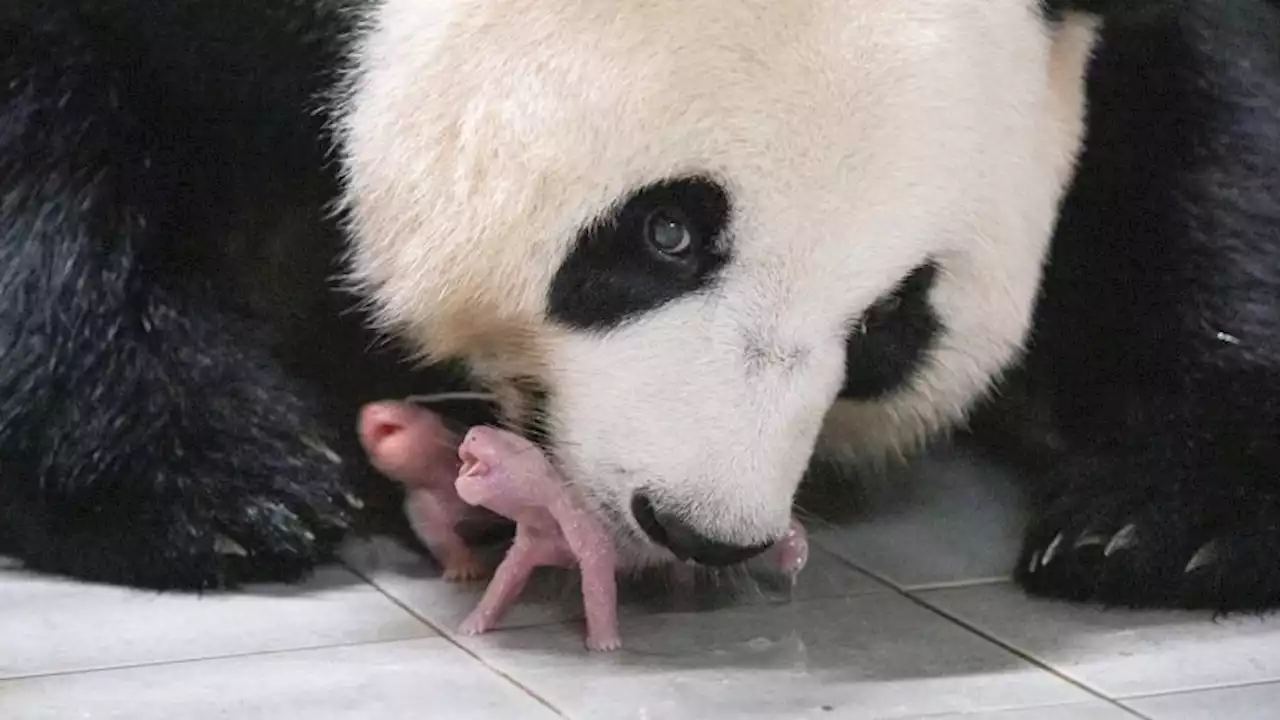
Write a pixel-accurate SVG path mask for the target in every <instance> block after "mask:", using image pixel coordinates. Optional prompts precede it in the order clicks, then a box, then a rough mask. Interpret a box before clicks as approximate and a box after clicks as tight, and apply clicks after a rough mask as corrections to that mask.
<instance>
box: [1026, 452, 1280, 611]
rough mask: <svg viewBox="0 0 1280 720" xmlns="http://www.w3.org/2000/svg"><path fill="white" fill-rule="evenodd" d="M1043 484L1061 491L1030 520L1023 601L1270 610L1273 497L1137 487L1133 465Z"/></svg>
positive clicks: (1275, 549)
mask: <svg viewBox="0 0 1280 720" xmlns="http://www.w3.org/2000/svg"><path fill="white" fill-rule="evenodd" d="M1146 477H1150V476H1146ZM1053 480H1054V482H1055V484H1056V486H1057V487H1061V488H1065V490H1064V491H1060V492H1059V493H1057V494H1056V495H1055V497H1054V498H1053V499H1052V500H1051V501H1050V502H1048V503H1047V504H1046V506H1045V507H1044V509H1043V511H1042V512H1041V513H1040V514H1039V515H1038V516H1037V517H1035V518H1034V520H1033V522H1032V525H1031V527H1030V528H1029V530H1028V532H1027V534H1026V536H1025V539H1024V543H1023V547H1022V552H1021V555H1020V557H1019V560H1018V564H1017V566H1016V568H1015V570H1014V577H1015V579H1016V580H1017V581H1018V583H1019V584H1021V585H1022V586H1023V587H1024V588H1025V589H1026V590H1027V591H1029V592H1030V593H1031V594H1033V595H1039V596H1044V597H1051V598H1058V599H1064V600H1072V601H1081V602H1098V603H1102V604H1104V605H1111V606H1123V607H1131V608H1186V609H1211V610H1215V611H1219V612H1230V611H1257V610H1263V609H1267V608H1271V607H1275V606H1277V605H1280V497H1277V496H1276V495H1274V494H1271V493H1267V492H1264V491H1249V490H1246V489H1244V487H1247V486H1240V485H1236V486H1232V485H1229V484H1226V483H1223V484H1218V485H1217V486H1206V484H1205V483H1203V482H1199V483H1190V482H1182V483H1180V482H1173V481H1165V482H1159V481H1156V480H1149V481H1145V482H1144V475H1143V473H1141V472H1140V471H1139V469H1138V468H1137V467H1136V464H1135V465H1134V466H1129V465H1126V464H1124V463H1118V462H1114V461H1111V462H1108V461H1099V460H1097V459H1093V460H1085V461H1078V462H1072V463H1068V464H1067V466H1066V467H1065V468H1062V469H1060V470H1059V471H1058V472H1056V473H1055V477H1054V478H1053Z"/></svg>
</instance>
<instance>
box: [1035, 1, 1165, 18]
mask: <svg viewBox="0 0 1280 720" xmlns="http://www.w3.org/2000/svg"><path fill="white" fill-rule="evenodd" d="M1188 1H1189V0H1040V11H1041V12H1042V13H1044V15H1045V17H1046V18H1048V19H1049V20H1052V21H1056V20H1059V19H1061V18H1062V15H1063V13H1065V12H1067V11H1076V12H1083V13H1092V14H1094V15H1100V16H1103V17H1107V18H1110V19H1117V18H1118V19H1130V18H1136V17H1142V16H1150V15H1153V14H1156V13H1162V12H1168V11H1170V10H1173V9H1177V8H1178V6H1180V5H1183V4H1184V3H1186V2H1188Z"/></svg>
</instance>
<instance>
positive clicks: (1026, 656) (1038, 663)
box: [831, 552, 1150, 720]
mask: <svg viewBox="0 0 1280 720" xmlns="http://www.w3.org/2000/svg"><path fill="white" fill-rule="evenodd" d="M831 554H832V555H835V556H836V558H837V559H838V560H839V561H840V562H842V563H844V564H846V565H848V566H849V567H851V568H853V569H855V570H858V571H860V572H864V573H866V574H867V575H870V576H871V577H872V578H874V579H875V580H876V581H877V582H880V583H882V584H884V585H885V586H887V587H888V588H890V589H891V590H893V591H894V592H895V593H897V594H898V595H900V596H902V597H904V598H906V599H907V600H908V601H909V602H911V603H914V604H915V605H917V606H918V607H921V608H923V609H925V610H928V611H929V612H931V613H933V614H934V615H937V616H938V617H940V618H942V619H944V620H947V621H948V622H951V623H952V624H955V625H958V626H960V627H962V628H964V629H965V630H967V631H969V632H970V633H972V634H974V635H976V636H978V637H980V638H982V639H983V640H986V641H987V642H989V643H991V644H993V645H995V646H997V647H999V648H1002V649H1004V650H1005V651H1006V652H1009V653H1012V654H1013V655H1014V656H1016V657H1019V658H1021V659H1022V660H1024V661H1026V662H1028V663H1030V664H1031V665H1033V666H1034V667H1038V668H1040V669H1041V670H1044V671H1045V672H1048V673H1049V674H1050V675H1053V676H1055V677H1057V678H1059V679H1061V680H1063V681H1065V682H1067V683H1068V684H1071V685H1074V686H1075V687H1077V688H1079V689H1081V690H1083V691H1085V692H1086V693H1088V694H1089V695H1092V696H1093V697H1094V698H1096V699H1098V700H1101V701H1103V702H1104V703H1106V704H1108V705H1111V706H1112V707H1115V708H1116V709H1118V710H1120V711H1121V712H1125V713H1128V714H1130V715H1133V716H1134V717H1138V718H1143V720H1150V718H1148V717H1147V716H1146V715H1144V714H1142V713H1140V712H1138V711H1137V710H1135V709H1133V708H1131V707H1128V706H1125V705H1122V704H1121V702H1120V701H1119V700H1117V699H1114V698H1111V697H1108V696H1107V695H1106V694H1105V693H1103V692H1102V691H1100V690H1097V689H1095V688H1094V687H1092V686H1091V685H1089V684H1088V683H1086V682H1084V681H1083V680H1079V679H1077V678H1074V677H1072V676H1071V675H1070V674H1068V673H1066V672H1064V671H1062V670H1059V669H1058V668H1055V667H1053V666H1052V665H1049V664H1048V663H1046V662H1044V661H1042V660H1040V659H1039V658H1036V657H1035V656H1034V655H1031V654H1030V653H1027V652H1024V651H1023V650H1021V649H1019V648H1018V647H1016V646H1014V645H1011V644H1010V643H1008V642H1005V641H1004V640H1001V639H1000V638H997V637H994V636H992V635H989V634H988V633H985V632H983V631H982V630H981V629H980V628H978V627H977V626H975V625H973V624H971V623H969V622H967V621H965V620H963V619H961V618H960V617H958V616H956V615H953V614H951V613H949V612H947V611H945V610H943V609H942V608H939V607H936V606H934V605H931V604H929V603H928V602H925V600H924V599H923V598H920V597H917V596H916V595H915V594H914V593H915V592H916V591H913V590H909V589H907V588H904V587H903V586H901V585H898V584H897V583H895V582H893V581H892V580H890V579H889V578H888V577H886V576H884V575H883V574H881V573H879V572H875V571H873V570H869V569H867V568H864V567H862V566H860V565H858V564H857V563H855V562H853V561H851V560H849V559H847V558H845V557H844V556H843V555H839V554H837V553H834V552H833V553H831ZM1006 582H1007V581H1006ZM992 584H998V583H979V584H978V585H974V586H972V587H981V586H984V585H992Z"/></svg>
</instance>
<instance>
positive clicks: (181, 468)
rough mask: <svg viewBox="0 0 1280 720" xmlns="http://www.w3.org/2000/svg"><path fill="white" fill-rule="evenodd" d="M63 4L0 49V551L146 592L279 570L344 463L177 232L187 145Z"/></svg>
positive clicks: (192, 242)
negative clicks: (60, 10) (175, 137)
mask: <svg viewBox="0 0 1280 720" xmlns="http://www.w3.org/2000/svg"><path fill="white" fill-rule="evenodd" d="M64 16H65V17H64ZM22 17H23V15H22V13H21V12H19V18H20V19H21V18H22ZM76 18H79V15H76V14H74V13H69V14H68V13H54V14H51V15H50V16H49V18H48V21H47V22H45V21H44V18H43V16H40V17H38V18H36V19H35V20H33V21H32V22H31V23H30V24H29V27H28V26H23V27H26V28H27V29H26V30H23V31H21V32H13V33H10V34H8V35H6V38H8V39H11V40H12V41H13V42H11V43H9V44H8V45H6V46H5V47H4V48H3V50H0V53H3V54H4V58H5V62H0V126H3V127H4V128H5V131H4V132H0V554H6V555H10V556H13V557H16V558H17V559H19V560H20V561H21V562H22V563H23V564H24V565H25V566H26V567H28V568H31V569H33V570H38V571H47V572H52V573H59V574H65V575H69V576H74V577H78V578H85V579H89V580H95V581H103V582H109V583H121V584H127V585H134V586H143V587H150V588H160V589H204V588H215V587H228V586H234V585H236V584H238V583H241V582H247V581H255V580H269V581H291V580H297V579H299V578H301V577H303V576H304V575H305V574H306V573H307V572H308V571H310V570H311V569H312V568H313V567H314V566H315V565H316V564H317V563H319V562H321V561H323V560H324V559H326V558H327V557H329V556H330V555H331V554H332V553H333V551H334V549H335V546H336V543H337V541H338V538H339V537H341V535H342V534H343V532H344V530H345V528H346V527H347V526H348V525H349V524H350V519H351V517H350V516H351V511H352V508H351V507H349V505H350V502H349V492H348V487H347V481H346V477H345V475H344V468H343V466H342V464H341V463H340V462H339V460H338V457H337V456H336V455H335V454H334V453H333V451H332V450H330V449H328V445H327V443H328V442H329V441H330V438H329V437H327V435H326V432H325V430H324V428H323V426H322V424H321V422H320V420H319V415H318V413H317V411H316V409H315V405H314V404H313V403H311V402H310V401H309V400H308V399H307V398H306V397H305V390H304V388H302V387H301V386H300V385H299V384H298V383H297V382H296V381H295V380H294V379H293V378H291V377H290V376H289V375H288V374H287V373H286V371H285V370H284V369H283V368H282V367H281V366H280V365H279V364H278V362H277V360H276V359H275V358H274V357H272V355H271V354H270V353H269V352H268V351H267V349H266V347H264V346H265V343H266V341H265V340H264V335H263V334H262V333H260V332H259V330H260V328H258V327H257V326H256V325H255V324H254V323H253V322H252V321H251V320H250V319H249V318H248V317H247V316H245V315H244V314H242V313H241V311H239V310H236V309H234V308H233V307H232V305H231V304H230V302H229V300H234V299H235V295H234V293H228V292H226V287H225V285H222V286H220V285H219V283H225V282H226V280H227V276H228V275H229V273H226V272H223V270H226V268H220V267H217V265H218V264H219V263H218V262H217V261H216V260H215V259H214V258H217V257H218V254H217V253H216V252H210V251H209V247H208V246H207V245H205V243H207V242H209V238H208V237H207V236H202V235H201V234H200V228H199V227H189V226H186V225H184V224H183V223H184V222H186V220H184V219H183V218H186V217H189V216H190V215H192V214H193V213H187V212H185V211H184V209H186V210H189V209H190V208H191V207H198V205H197V203H198V202H203V201H204V198H203V197H202V196H201V193H200V192H199V190H202V189H203V188H197V189H193V188H192V183H193V182H196V181H198V180H199V178H200V177H201V176H200V175H199V172H198V170H199V169H200V167H201V166H200V165H199V163H197V162H194V161H193V157H188V156H184V155H183V153H193V152H195V151H193V150H191V148H193V147H194V148H199V147H200V146H199V145H198V144H194V143H184V142H176V141H173V142H171V141H170V140H172V138H173V133H174V132H176V131H174V130H173V128H172V126H170V125H166V124H164V122H163V121H161V120H156V119H154V118H153V117H152V116H151V115H149V114H148V113H150V112H152V111H153V110H154V108H155V107H158V105H154V104H150V103H152V100H150V99H148V98H151V97H152V95H148V94H146V93H141V92H140V91H139V90H138V83H142V82H144V79H145V77H147V76H146V75H145V73H139V72H137V71H136V69H135V68H133V67H132V66H131V65H128V66H125V67H115V66H113V65H112V64H111V63H109V62H107V61H106V60H104V59H103V57H99V55H97V54H95V53H94V52H91V51H89V50H86V49H85V48H86V47H95V46H93V45H92V42H91V41H92V37H90V36H91V35H92V33H91V32H89V31H88V30H85V29H84V28H82V27H80V26H78V25H74V22H73V21H76V22H78V21H77V20H76ZM6 22H8V20H6ZM61 22H65V23H71V25H70V26H69V27H63V26H61V25H59V23H61ZM86 33H88V35H86ZM110 57H115V56H114V55H111V56H110ZM140 78H142V79H140ZM144 89H145V87H144ZM153 95H154V94H153ZM139 98H142V99H143V100H139ZM165 133H169V134H167V135H166V134H165ZM178 137H179V139H181V136H178ZM157 138H158V139H157ZM193 198H194V199H193ZM184 202H185V203H186V205H183V203H184ZM209 202H212V200H209ZM266 337H269V336H266Z"/></svg>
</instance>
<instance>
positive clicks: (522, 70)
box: [341, 0, 1094, 563]
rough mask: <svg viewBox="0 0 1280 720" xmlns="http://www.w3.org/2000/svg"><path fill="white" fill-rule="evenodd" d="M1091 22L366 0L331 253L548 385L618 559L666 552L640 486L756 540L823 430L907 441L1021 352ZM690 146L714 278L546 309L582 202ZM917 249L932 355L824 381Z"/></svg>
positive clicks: (409, 316)
mask: <svg viewBox="0 0 1280 720" xmlns="http://www.w3.org/2000/svg"><path fill="white" fill-rule="evenodd" d="M1093 36H1094V33H1093V27H1092V24H1091V23H1090V22H1089V21H1088V20H1086V19H1084V18H1079V17H1072V16H1068V18H1067V19H1066V21H1064V22H1063V23H1060V24H1057V25H1050V24H1049V23H1047V22H1046V21H1045V20H1044V18H1043V17H1042V16H1041V14H1040V13H1039V12H1038V10H1037V2H1036V0H857V1H856V2H855V1H852V0H810V1H806V2H778V1H777V0H635V1H633V2H599V1H598V0H383V1H382V2H380V3H378V4H377V5H376V6H375V7H374V8H373V9H372V10H371V11H370V14H369V17H368V19H367V27H366V28H365V30H364V32H363V33H362V34H361V36H360V37H359V38H358V40H357V47H356V51H355V54H354V60H353V67H352V74H351V77H350V87H349V93H348V94H347V96H346V97H345V99H344V103H345V104H344V109H343V115H342V126H341V134H342V143H343V144H342V147H343V157H342V159H343V163H344V169H345V201H346V209H347V211H348V213H349V218H350V225H351V231H352V237H353V244H352V251H351V264H352V277H353V279H354V281H355V282H357V283H358V284H359V285H360V286H361V287H362V289H363V290H364V291H366V292H367V293H368V294H369V296H370V297H371V298H372V301H373V304H374V310H375V312H376V317H377V319H378V321H379V322H380V323H382V324H383V325H384V326H385V327H386V328H387V329H389V330H393V331H395V332H398V333H402V334H404V336H406V337H407V338H409V339H411V340H412V341H413V342H414V343H415V344H416V346H417V347H418V348H419V349H420V350H421V351H422V353H423V354H424V355H425V356H430V357H445V356H459V357H463V358H466V359H467V360H469V361H470V362H471V365H472V367H473V368H474V369H475V370H476V372H477V373H478V374H479V375H480V376H481V377H482V378H484V379H486V380H488V381H489V382H492V383H494V385H495V386H496V387H498V388H499V389H501V388H502V387H505V386H506V385H507V384H508V383H510V381H512V379H514V378H518V377H526V376H529V377H536V378H537V379H538V380H539V381H540V382H541V383H542V384H543V385H544V386H545V387H546V389H547V391H548V405H547V407H546V413H547V421H548V429H549V431H550V434H551V437H552V438H553V440H554V443H553V444H554V448H553V449H554V454H555V457H556V460H557V462H558V463H559V464H560V465H561V468H562V470H563V471H564V472H565V474H566V477H568V478H570V479H571V481H572V482H574V483H575V484H577V485H578V486H579V487H581V488H582V489H583V491H584V492H585V494H586V495H587V496H588V497H590V498H591V499H592V500H593V501H594V502H595V503H597V504H598V505H599V507H600V508H601V510H602V511H603V513H604V516H605V517H606V518H608V519H610V521H611V522H613V523H614V525H615V529H616V530H617V532H618V535H619V540H620V541H621V544H622V547H623V551H624V554H625V555H627V556H628V557H629V559H630V560H631V561H632V562H637V563H638V562H647V561H657V560H660V559H662V558H665V557H669V555H667V554H666V552H665V551H663V550H661V549H660V548H658V547H657V546H656V545H653V544H652V543H649V542H646V541H644V540H642V538H643V537H644V534H643V533H642V532H640V531H639V528H637V527H636V524H635V521H634V519H633V518H632V517H631V513H630V512H629V511H628V509H627V508H628V507H629V503H630V501H631V498H632V496H633V495H634V493H636V492H638V491H640V490H643V491H644V492H646V493H648V494H649V495H650V496H651V497H653V498H655V499H656V502H658V503H659V504H661V505H662V506H663V507H665V508H670V509H673V510H675V511H678V512H679V513H681V515H682V517H684V518H685V520H686V521H687V522H688V523H689V524H690V525H691V526H693V527H696V528H697V529H698V530H699V532H701V533H702V534H704V535H705V536H707V537H709V538H714V539H715V540H717V541H719V542H724V543H730V544H738V545H750V544H756V543H763V542H768V541H770V540H772V539H775V538H776V537H778V536H780V535H781V534H782V533H783V532H784V531H785V529H786V527H787V522H788V516H789V511H790V504H791V501H792V498H793V495H794V493H795V490H796V487H797V484H798V482H799V480H800V477H801V475H802V472H803V471H804V469H805V466H806V464H807V462H808V460H809V457H810V455H811V454H812V452H813V450H814V447H815V444H816V443H817V442H818V441H819V439H820V437H821V439H822V441H823V443H824V444H825V445H829V446H830V447H831V448H833V449H835V450H837V451H840V452H846V453H851V454H876V453H883V452H885V451H886V450H890V449H894V448H900V447H903V446H906V445H912V444H914V443H916V442H917V441H919V440H920V439H921V438H923V437H925V436H926V435H927V434H928V433H929V432H930V431H932V430H934V429H936V428H939V427H941V426H944V425H945V424H946V423H948V422H949V421H952V420H954V419H956V418H958V417H959V416H961V414H962V413H963V412H964V409H965V408H966V407H967V406H968V405H969V404H970V403H971V402H972V401H973V399H974V398H975V397H976V396H978V395H979V394H981V393H982V392H983V391H984V389H985V388H987V386H988V385H989V383H990V381H991V379H992V377H993V376H994V375H996V374H997V373H998V372H999V371H1000V370H1001V369H1002V368H1004V367H1005V366H1007V365H1008V364H1009V363H1010V362H1011V361H1012V360H1013V359H1014V358H1015V356H1016V355H1017V353H1018V352H1019V349H1020V347H1021V346H1022V344H1023V342H1024V338H1025V335H1026V333H1027V330H1028V324H1029V322H1030V314H1031V308H1032V304H1033V300H1034V296H1035V293H1036V288H1037V284H1038V282H1039V278H1040V268H1041V264H1042V262H1043V259H1044V255H1045V251H1046V247H1047V243H1048V240H1049V238H1050V235H1051V230H1052V227H1053V223H1054V218H1055V213H1056V210H1057V207H1058V203H1059V201H1060V197H1061V194H1062V192H1063V189H1064V185H1065V183H1066V181H1067V178H1068V177H1069V174H1070V170H1071V166H1072V163H1073V161H1074V158H1075V153H1076V151H1077V147H1078V145H1079V142H1080V135H1081V132H1082V113H1083V109H1082V105H1083V101H1082V97H1083V74H1084V66H1085V62H1086V58H1087V56H1088V54H1089V50H1090V47H1091V44H1092V42H1093ZM693 174H697V175H701V176H706V177H712V178H715V179H716V181H717V182H719V183H720V184H721V185H722V186H723V188H724V189H725V192H726V194H727V196H728V198H729V204H730V206H731V217H730V220H729V222H728V226H727V228H726V230H725V233H724V234H725V236H726V237H727V238H729V240H728V242H731V245H732V253H731V256H730V259H729V260H728V262H727V265H726V266H725V267H724V269H723V272H722V273H721V275H720V277H719V280H718V282H717V284H716V285H715V287H714V290H712V291H708V292H700V293H692V294H690V295H688V296H687V297H681V298H679V299H677V300H675V301H673V302H668V303H664V304H662V305H660V306H658V307H656V308H654V309H653V310H652V311H650V312H647V313H643V314H641V315H640V316H638V317H636V318H633V319H631V320H630V321H628V322H627V323H624V324H621V325H619V326H617V327H613V328H610V329H608V330H607V331H584V330H581V329H575V328H572V327H567V326H565V325H564V324H562V323H556V322H554V321H552V320H551V319H550V318H549V315H548V295H549V289H550V287H551V284H552V282H553V279H554V278H555V276H556V274H557V272H558V271H559V269H560V268H561V266H562V264H563V262H564V260H565V258H566V257H567V256H568V255H569V254H570V253H571V252H572V250H573V248H574V245H575V242H577V238H578V236H579V234H580V232H581V231H582V229H583V228H586V227H589V226H591V225H592V224H593V223H597V222H600V221H602V219H604V218H607V217H608V215H609V213H610V212H611V211H612V210H614V209H616V208H617V206H618V205H619V203H621V202H623V201H624V200H625V199H626V198H628V197H629V196H630V195H631V194H632V193H634V192H635V191H636V190H638V189H639V188H642V187H645V186H647V185H650V184H652V183H655V182H658V181H662V180H666V179H669V178H675V177H683V176H688V175H693ZM926 260H928V261H932V262H933V263H935V264H936V267H937V268H938V273H937V277H936V281H935V282H934V284H933V285H932V287H931V290H930V294H929V302H930V305H931V306H932V308H933V310H934V311H935V312H936V315H937V318H938V320H939V323H940V327H941V334H940V335H939V337H938V338H937V340H936V342H934V343H933V344H932V346H931V349H930V352H929V354H928V357H927V358H926V359H925V360H924V361H923V362H922V363H921V364H920V365H919V367H918V368H916V369H915V370H914V371H913V373H912V376H911V379H910V381H909V382H907V383H906V384H905V385H904V386H903V387H901V388H899V389H898V390H897V391H895V392H894V393H892V394H891V395H889V396H887V397H884V398H881V399H877V400H864V401H860V402H843V401H842V402H835V401H836V396H837V392H838V390H839V389H840V387H841V384H842V381H843V378H844V372H845V339H846V336H847V334H848V333H849V331H850V329H851V327H854V326H855V325H856V321H857V318H858V317H859V315H860V314H861V313H862V312H864V311H865V310H866V309H867V308H868V307H869V306H870V305H872V303H874V302H875V301H876V300H877V299H878V298H881V297H883V296H884V295H885V294H886V293H888V292H890V291H892V290H893V288H894V287H895V286H896V285H897V284H898V283H900V282H901V281H902V279H903V277H904V276H905V275H906V274H907V273H909V272H910V271H911V270H912V268H914V267H917V266H918V265H920V264H921V263H922V262H925V261H926ZM512 397H513V398H514V395H513V396H512ZM512 402H513V403H514V402H515V400H514V399H513V401H512ZM833 403H835V404H834V408H833ZM824 420H825V427H824Z"/></svg>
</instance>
